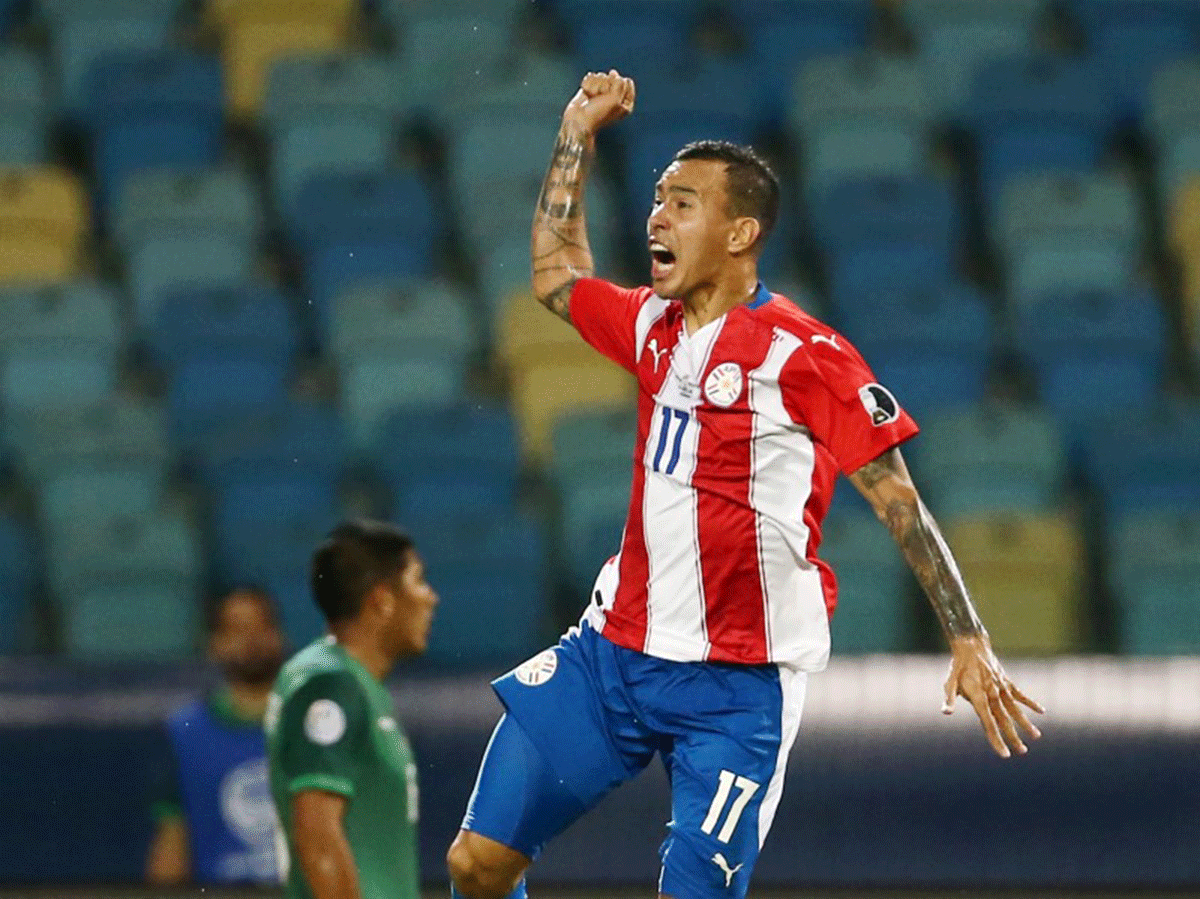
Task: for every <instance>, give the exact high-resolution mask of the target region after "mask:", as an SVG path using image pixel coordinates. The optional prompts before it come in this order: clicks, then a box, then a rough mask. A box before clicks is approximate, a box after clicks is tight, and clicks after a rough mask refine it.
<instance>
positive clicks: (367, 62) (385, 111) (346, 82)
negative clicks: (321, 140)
mask: <svg viewBox="0 0 1200 899" xmlns="http://www.w3.org/2000/svg"><path fill="white" fill-rule="evenodd" d="M403 76H404V72H403V71H402V69H401V67H400V65H399V63H398V61H397V59H396V58H395V57H392V56H385V55H382V54H378V53H364V52H357V51H343V52H330V53H311V54H298V55H294V56H285V57H283V58H282V59H280V60H279V62H277V63H275V65H274V66H273V67H272V68H271V72H270V75H269V76H268V80H267V96H266V100H265V102H264V106H263V112H262V120H263V122H264V124H265V125H266V128H267V130H268V132H269V133H270V134H276V135H277V134H281V133H283V131H284V130H285V129H286V128H287V127H288V125H290V124H292V123H294V122H305V121H308V122H312V121H316V120H319V118H320V117H321V116H322V115H323V114H330V115H332V116H334V117H337V118H341V117H347V118H350V117H359V118H362V119H363V120H365V121H371V122H375V123H377V124H379V125H382V126H384V127H391V126H392V125H397V124H399V123H400V122H401V121H402V120H403V118H404V117H405V116H406V115H408V114H409V113H410V112H411V111H412V110H413V109H414V108H415V105H416V86H415V85H414V84H412V82H411V81H410V80H409V79H407V78H405V77H403Z"/></svg>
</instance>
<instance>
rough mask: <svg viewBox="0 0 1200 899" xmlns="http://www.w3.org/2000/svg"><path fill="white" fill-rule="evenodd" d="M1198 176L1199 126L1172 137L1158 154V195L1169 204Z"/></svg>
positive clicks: (1199, 164)
mask: <svg viewBox="0 0 1200 899" xmlns="http://www.w3.org/2000/svg"><path fill="white" fill-rule="evenodd" d="M1197 174H1200V125H1197V126H1195V127H1194V128H1193V129H1192V130H1190V131H1181V132H1180V133H1178V134H1176V135H1174V136H1173V137H1172V138H1171V139H1170V141H1169V142H1168V143H1167V145H1166V146H1165V147H1163V149H1162V150H1161V151H1160V153H1159V165H1158V193H1159V196H1160V197H1161V198H1162V200H1163V202H1164V203H1169V202H1171V199H1172V198H1173V197H1175V196H1176V195H1177V194H1178V193H1179V191H1180V189H1181V188H1182V187H1183V186H1184V185H1185V184H1186V183H1187V182H1188V181H1190V180H1191V179H1192V178H1194V177H1195V176H1196V175H1197Z"/></svg>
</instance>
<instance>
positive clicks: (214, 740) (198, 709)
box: [146, 587, 285, 886]
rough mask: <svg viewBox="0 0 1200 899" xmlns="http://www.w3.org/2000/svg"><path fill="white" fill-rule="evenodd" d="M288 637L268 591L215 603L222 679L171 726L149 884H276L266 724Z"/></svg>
mask: <svg viewBox="0 0 1200 899" xmlns="http://www.w3.org/2000/svg"><path fill="white" fill-rule="evenodd" d="M284 642H285V641H284V636H283V631H282V630H281V629H280V624H279V614H278V611H277V609H276V607H275V603H274V601H273V600H272V599H271V597H270V595H268V594H267V592H266V591H265V590H262V589H260V588H257V587H238V588H236V589H234V590H232V591H230V592H229V593H226V594H224V595H223V596H221V597H219V598H218V599H217V600H216V601H215V602H214V603H213V604H212V606H211V608H210V610H209V615H208V656H209V658H210V659H211V660H212V661H213V662H214V663H216V665H218V666H219V668H220V670H221V673H222V675H223V680H222V683H221V684H220V685H219V686H218V687H217V688H216V689H215V690H213V691H212V693H211V694H210V695H209V696H207V697H205V698H203V699H200V700H197V701H196V702H193V703H192V704H190V705H188V706H186V707H184V708H182V709H180V710H179V711H178V712H176V713H175V714H174V715H172V716H171V718H170V720H169V721H168V722H167V733H168V737H169V740H170V747H171V762H172V766H171V770H170V772H169V774H168V775H167V776H165V777H164V778H163V784H162V787H161V793H160V796H159V798H158V801H157V803H156V806H155V817H156V819H157V824H156V828H155V833H154V838H153V841H152V842H151V844H150V851H149V854H148V857H147V859H146V880H147V881H148V882H149V883H152V884H156V885H160V886H163V885H175V884H183V883H197V884H233V883H260V884H271V883H278V880H279V865H278V860H277V858H276V851H275V834H276V831H277V822H276V818H275V809H274V806H273V805H272V803H271V796H270V790H269V787H268V783H267V759H266V755H267V751H266V740H265V737H264V735H263V727H262V721H263V714H264V713H265V711H266V708H267V697H268V696H269V695H270V692H271V684H272V683H274V681H275V676H276V675H277V674H278V673H279V668H280V666H281V665H282V664H283V659H284Z"/></svg>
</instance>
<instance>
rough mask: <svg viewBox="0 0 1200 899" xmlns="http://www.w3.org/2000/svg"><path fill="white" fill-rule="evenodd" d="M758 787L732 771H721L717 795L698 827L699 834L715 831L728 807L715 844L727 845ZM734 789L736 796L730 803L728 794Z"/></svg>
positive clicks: (748, 779)
mask: <svg viewBox="0 0 1200 899" xmlns="http://www.w3.org/2000/svg"><path fill="white" fill-rule="evenodd" d="M759 786H760V785H759V784H757V783H755V782H754V781H752V780H751V779H750V778H748V777H742V776H741V775H740V774H734V773H733V772H732V771H722V772H721V776H720V781H719V782H718V783H717V793H716V795H715V796H713V800H712V804H711V805H710V806H709V807H708V815H707V816H706V817H705V819H704V823H703V824H701V825H700V832H701V833H712V832H713V831H714V830H716V829H717V824H718V823H720V820H721V812H723V811H725V806H726V805H729V812H728V813H727V814H726V815H725V823H724V825H722V827H721V831H720V833H718V834H717V842H719V843H728V842H729V838H730V837H732V836H733V831H734V830H735V829H736V828H737V824H738V820H739V819H740V818H741V817H742V812H744V811H745V810H746V806H747V805H748V804H749V803H750V799H751V797H753V796H754V794H755V793H757V792H758V788H759ZM734 787H737V789H738V794H737V796H736V797H735V798H734V800H733V802H732V803H730V802H729V794H730V793H732V792H733V788H734Z"/></svg>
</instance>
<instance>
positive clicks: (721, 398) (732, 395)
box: [704, 362, 742, 407]
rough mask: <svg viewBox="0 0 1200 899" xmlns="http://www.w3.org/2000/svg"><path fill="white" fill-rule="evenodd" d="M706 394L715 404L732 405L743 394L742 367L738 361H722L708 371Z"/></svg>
mask: <svg viewBox="0 0 1200 899" xmlns="http://www.w3.org/2000/svg"><path fill="white" fill-rule="evenodd" d="M704 395H705V396H706V397H708V401H709V402H710V403H712V404H713V405H714V406H721V407H727V406H732V405H733V404H734V403H736V402H737V401H738V398H739V397H740V396H741V395H742V369H741V366H739V365H738V364H737V363H736V362H722V363H721V364H720V365H718V366H717V367H716V368H714V369H713V370H712V371H710V372H709V373H708V377H707V378H706V379H705V381H704Z"/></svg>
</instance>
